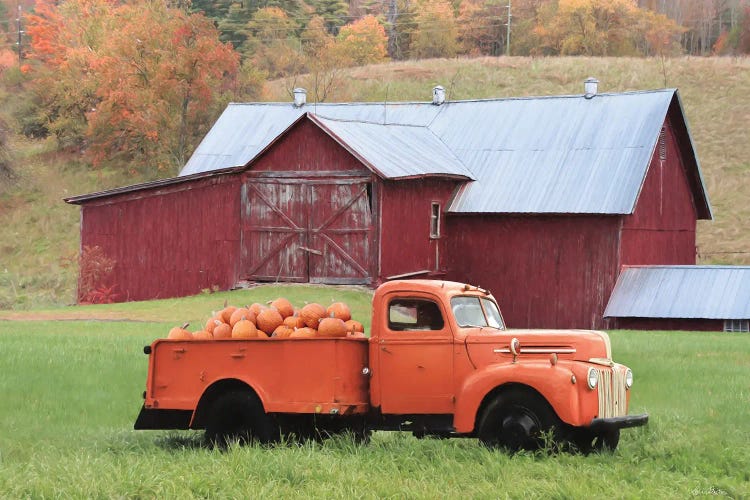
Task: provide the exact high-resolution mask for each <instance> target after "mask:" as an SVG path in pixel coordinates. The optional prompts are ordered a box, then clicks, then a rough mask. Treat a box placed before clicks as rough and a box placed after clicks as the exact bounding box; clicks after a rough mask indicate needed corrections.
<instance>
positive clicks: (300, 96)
mask: <svg viewBox="0 0 750 500" xmlns="http://www.w3.org/2000/svg"><path fill="white" fill-rule="evenodd" d="M293 92H294V107H295V108H301V107H302V106H304V105H305V103H306V102H307V90H305V89H303V88H299V87H297V88H296V89H294V90H293Z"/></svg>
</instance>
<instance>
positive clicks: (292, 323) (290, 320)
mask: <svg viewBox="0 0 750 500" xmlns="http://www.w3.org/2000/svg"><path fill="white" fill-rule="evenodd" d="M284 324H285V325H286V326H288V327H289V328H292V329H294V328H302V327H304V326H305V321H304V320H303V319H302V318H300V317H299V316H287V317H286V318H284Z"/></svg>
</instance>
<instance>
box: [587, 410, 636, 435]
mask: <svg viewBox="0 0 750 500" xmlns="http://www.w3.org/2000/svg"><path fill="white" fill-rule="evenodd" d="M647 423H648V413H643V414H641V415H625V416H624V417H609V418H595V419H594V420H592V421H591V425H590V426H589V429H591V430H592V431H594V432H597V433H598V432H601V431H614V430H617V429H627V428H628V427H640V426H642V425H646V424H647Z"/></svg>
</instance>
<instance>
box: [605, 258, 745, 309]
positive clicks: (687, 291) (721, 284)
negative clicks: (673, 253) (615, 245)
mask: <svg viewBox="0 0 750 500" xmlns="http://www.w3.org/2000/svg"><path fill="white" fill-rule="evenodd" d="M604 317H605V318H608V317H609V318H672V319H694V318H700V319H750V266H632V267H626V268H624V269H623V271H622V273H621V274H620V276H619V278H618V279H617V284H616V285H615V289H614V291H613V292H612V296H611V297H610V299H609V304H607V308H606V310H605V311H604Z"/></svg>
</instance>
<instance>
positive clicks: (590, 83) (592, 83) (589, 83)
mask: <svg viewBox="0 0 750 500" xmlns="http://www.w3.org/2000/svg"><path fill="white" fill-rule="evenodd" d="M598 91H599V80H597V79H596V78H594V77H593V76H590V77H588V78H586V80H584V82H583V97H585V98H586V99H591V98H592V97H594V96H595V95H596V93H597V92H598Z"/></svg>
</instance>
